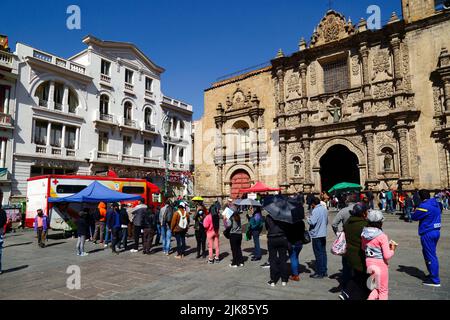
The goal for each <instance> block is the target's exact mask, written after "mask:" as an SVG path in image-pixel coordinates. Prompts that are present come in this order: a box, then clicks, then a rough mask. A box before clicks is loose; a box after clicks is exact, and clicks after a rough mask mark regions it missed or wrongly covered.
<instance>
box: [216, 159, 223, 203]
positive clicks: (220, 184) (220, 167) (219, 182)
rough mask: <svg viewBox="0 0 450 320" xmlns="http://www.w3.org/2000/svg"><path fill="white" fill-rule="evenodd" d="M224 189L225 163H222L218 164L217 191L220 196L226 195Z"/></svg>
mask: <svg viewBox="0 0 450 320" xmlns="http://www.w3.org/2000/svg"><path fill="white" fill-rule="evenodd" d="M223 189H224V188H223V164H222V163H220V164H218V165H217V191H218V192H219V195H220V196H223V195H224V190H223Z"/></svg>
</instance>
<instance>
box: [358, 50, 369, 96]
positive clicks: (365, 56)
mask: <svg viewBox="0 0 450 320" xmlns="http://www.w3.org/2000/svg"><path fill="white" fill-rule="evenodd" d="M359 53H360V55H361V61H362V75H363V88H364V96H365V97H369V96H370V95H371V94H370V83H369V81H370V80H369V48H367V43H366V42H363V43H362V44H361V48H360V50H359Z"/></svg>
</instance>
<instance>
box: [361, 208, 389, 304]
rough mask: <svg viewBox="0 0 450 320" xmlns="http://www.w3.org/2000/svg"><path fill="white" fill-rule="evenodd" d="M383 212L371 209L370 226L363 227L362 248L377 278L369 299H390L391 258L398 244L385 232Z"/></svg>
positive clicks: (368, 264)
mask: <svg viewBox="0 0 450 320" xmlns="http://www.w3.org/2000/svg"><path fill="white" fill-rule="evenodd" d="M383 220H384V217H383V213H382V212H381V211H379V210H369V212H368V214H367V221H368V226H367V227H365V228H364V229H363V232H362V234H361V237H362V249H363V250H364V252H365V255H366V267H367V270H368V271H369V272H370V273H374V274H373V275H372V276H373V277H375V280H376V288H375V289H374V290H372V292H371V293H370V295H369V298H368V300H388V294H389V260H390V259H391V258H392V257H393V256H394V252H395V249H396V248H397V246H396V245H395V244H394V243H392V242H390V241H389V239H388V237H387V235H386V234H385V233H384V232H383V229H382V228H383Z"/></svg>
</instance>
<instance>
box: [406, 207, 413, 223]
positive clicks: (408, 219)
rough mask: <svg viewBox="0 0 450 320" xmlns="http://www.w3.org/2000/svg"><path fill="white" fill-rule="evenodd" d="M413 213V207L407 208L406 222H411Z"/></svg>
mask: <svg viewBox="0 0 450 320" xmlns="http://www.w3.org/2000/svg"><path fill="white" fill-rule="evenodd" d="M411 211H412V207H405V220H406V221H411Z"/></svg>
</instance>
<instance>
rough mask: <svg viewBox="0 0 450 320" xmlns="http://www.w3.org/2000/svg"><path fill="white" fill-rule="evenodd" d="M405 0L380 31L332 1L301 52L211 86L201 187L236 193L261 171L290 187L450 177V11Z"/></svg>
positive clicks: (217, 193) (214, 193)
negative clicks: (400, 14) (336, 8)
mask: <svg viewBox="0 0 450 320" xmlns="http://www.w3.org/2000/svg"><path fill="white" fill-rule="evenodd" d="M402 5H403V19H402V20H401V19H399V18H398V17H397V15H396V14H392V16H391V19H390V20H389V22H388V23H387V24H386V25H385V26H384V27H383V28H382V29H380V30H368V28H367V23H366V21H365V20H364V19H362V20H361V21H359V23H358V24H356V25H354V24H353V23H352V22H351V21H349V20H347V19H346V18H345V17H344V16H343V15H342V14H340V13H338V12H335V11H333V10H330V11H328V12H327V13H326V15H325V16H324V17H323V19H322V20H321V21H320V23H319V25H318V26H317V28H316V29H315V32H314V34H313V35H312V37H311V40H310V42H309V44H307V43H306V41H305V40H303V39H302V40H301V41H300V43H299V49H298V51H297V52H295V53H293V54H292V55H290V56H285V55H284V54H283V52H282V51H281V50H280V51H279V53H278V55H277V56H276V58H275V59H273V60H272V61H271V63H270V65H269V66H267V67H265V68H262V69H259V70H255V71H252V72H249V73H246V74H243V75H240V76H237V77H234V78H229V79H226V80H223V81H221V82H217V83H214V84H213V85H212V87H211V88H209V89H207V90H206V91H205V114H204V117H203V119H202V121H201V123H200V126H199V130H196V136H195V152H196V163H195V184H196V193H198V194H201V195H202V196H205V197H207V198H208V197H210V198H215V197H227V196H230V195H232V196H237V195H238V192H237V190H238V189H239V188H240V187H242V186H245V185H248V184H251V183H253V182H255V181H257V180H261V181H263V182H265V183H266V184H269V185H270V186H280V187H282V188H283V190H284V192H286V193H289V194H292V193H295V192H300V191H303V192H309V191H312V192H315V193H317V192H320V191H322V190H328V188H329V187H331V185H332V184H333V183H335V182H341V181H340V180H352V181H349V182H357V183H360V184H361V185H362V186H365V187H368V188H373V189H374V190H381V189H383V188H384V189H386V188H388V187H389V188H395V189H403V190H412V189H414V188H427V189H438V188H444V187H448V186H449V183H450V181H449V179H450V163H449V160H450V158H449V146H450V142H449V141H450V140H449V135H448V132H449V128H450V53H449V51H448V49H450V12H449V10H436V9H435V7H434V1H417V0H403V1H402ZM198 154H201V156H197V155H198ZM208 159H211V161H208ZM235 177H236V178H235ZM346 178H347V179H346Z"/></svg>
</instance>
